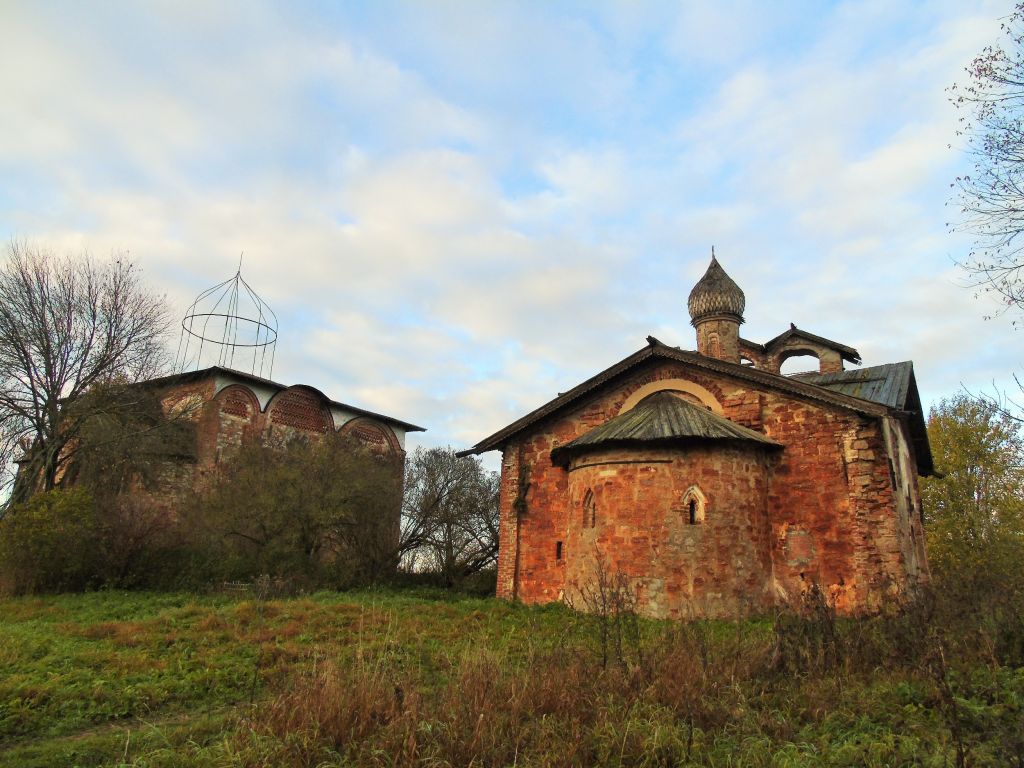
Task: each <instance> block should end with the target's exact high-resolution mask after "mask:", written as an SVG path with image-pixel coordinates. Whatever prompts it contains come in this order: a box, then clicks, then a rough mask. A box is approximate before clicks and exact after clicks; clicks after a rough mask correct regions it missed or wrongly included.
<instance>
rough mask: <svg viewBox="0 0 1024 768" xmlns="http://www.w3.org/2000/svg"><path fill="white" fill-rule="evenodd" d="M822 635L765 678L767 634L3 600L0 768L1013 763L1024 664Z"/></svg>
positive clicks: (353, 601)
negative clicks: (907, 657)
mask: <svg viewBox="0 0 1024 768" xmlns="http://www.w3.org/2000/svg"><path fill="white" fill-rule="evenodd" d="M602 627H603V628H604V629H606V630H609V632H610V635H609V637H610V639H609V642H608V643H607V644H606V645H605V646H604V648H605V651H606V653H605V655H606V656H607V657H608V659H609V660H608V663H607V664H603V663H602V643H601V630H602ZM811 629H812V630H813V627H811ZM840 629H841V631H842V633H843V636H842V637H841V638H840V641H841V642H840V643H839V644H838V645H836V644H834V643H833V644H832V645H829V643H831V642H832V641H828V643H825V644H824V645H823V644H822V642H821V639H820V638H819V637H817V636H816V635H815V634H814V632H813V631H808V629H807V627H802V628H801V627H797V628H796V629H793V628H792V627H790V629H788V630H786V631H787V632H789V633H790V635H791V637H789V639H788V640H787V641H786V643H784V644H783V646H782V647H783V649H784V650H785V649H787V648H788V649H789V651H787V653H789V655H788V656H786V657H785V658H783V659H782V662H783V663H781V664H780V659H779V648H780V645H779V639H778V638H779V635H778V634H777V633H776V632H775V631H774V630H773V624H772V622H771V621H770V620H764V621H750V622H743V623H739V624H729V623H725V622H699V623H694V624H689V625H669V624H665V623H656V622H639V623H638V624H636V626H635V627H634V626H633V623H632V622H629V623H627V624H626V625H612V624H609V623H605V624H601V622H599V621H598V620H596V619H593V618H586V617H582V616H578V615H576V614H573V613H572V612H570V611H569V610H567V609H565V608H564V607H560V606H553V607H546V608H527V607H523V606H517V605H511V604H508V603H502V602H498V601H495V600H483V599H469V598H450V597H446V596H445V595H443V594H442V593H424V592H421V593H387V592H356V593H344V594H334V593H318V594H314V595H312V596H308V597H298V598H290V599H281V600H266V601H264V600H254V599H242V598H239V597H224V596H197V595H192V594H151V593H122V592H97V593H90V594H84V595H63V596H53V597H31V598H12V599H2V600H0V766H4V767H7V766H11V767H12V768H13V767H14V766H18V767H19V768H21V767H23V766H98V765H104V766H106V765H118V766H120V765H132V766H182V765H204V766H205V765H209V766H233V765H239V766H279V765H283V766H292V765H294V766H300V765H301V766H320V765H381V766H383V765H424V766H427V765H429V766H439V765H513V764H515V765H664V766H671V765H687V764H692V765H714V766H748V765H749V766H817V765H848V766H857V765H877V766H889V765H926V766H944V765H956V763H957V752H958V746H959V749H960V753H961V755H962V757H963V759H964V760H965V761H966V763H967V764H969V765H1014V764H1017V765H1020V764H1021V761H1022V760H1024V669H1020V668H1013V667H1006V666H1000V665H999V664H998V663H994V662H992V663H986V662H985V661H984V660H983V659H980V658H979V657H974V656H972V657H971V658H970V660H967V659H966V658H965V659H964V660H962V661H958V660H957V659H956V658H952V657H951V658H950V659H948V665H947V664H946V660H945V659H944V660H943V666H942V667H941V669H940V670H939V671H938V672H936V669H937V667H936V665H935V664H934V663H931V662H929V663H925V662H924V661H921V663H914V662H913V660H911V661H910V662H905V661H904V662H892V661H887V660H886V659H884V658H881V654H880V658H879V659H878V663H877V664H872V663H871V661H870V654H871V653H872V652H873V651H871V650H870V649H871V648H873V647H875V646H877V647H878V648H885V647H886V646H885V645H884V644H879V641H878V640H877V633H875V632H874V630H873V629H872V628H871V627H867V628H865V626H863V625H855V624H851V625H850V626H849V627H845V628H844V626H843V625H840ZM617 630H621V632H619V633H618V634H617ZM857 633H860V634H857ZM616 637H619V639H620V642H619V643H618V646H616V642H615V638H616ZM783 639H784V640H785V639H786V638H785V637H784V638H783ZM872 643H874V644H875V646H872ZM793 649H796V651H798V652H796V653H792V651H793ZM837 649H838V650H837ZM844 649H845V650H844ZM784 656H785V654H784ZM787 659H788V661H787ZM865 659H867V661H865ZM794 660H797V661H798V662H799V663H798V665H797V666H794ZM800 665H803V668H801V666H800ZM1014 760H1016V761H1017V762H1016V763H1014Z"/></svg>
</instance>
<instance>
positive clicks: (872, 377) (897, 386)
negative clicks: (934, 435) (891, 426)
mask: <svg viewBox="0 0 1024 768" xmlns="http://www.w3.org/2000/svg"><path fill="white" fill-rule="evenodd" d="M913 373H914V364H913V363H911V362H910V361H909V360H908V361H905V362H902V363H887V364H886V365H873V366H871V367H870V368H859V369H857V370H853V371H840V372H838V373H801V374H797V375H796V376H794V377H793V378H796V379H799V380H800V381H806V382H807V383H808V384H817V385H818V386H819V387H825V388H826V389H831V390H832V391H833V392H840V393H842V394H844V395H849V396H850V397H859V398H860V399H861V400H870V401H871V402H872V403H880V404H882V405H884V406H887V407H889V408H897V409H900V410H904V409H905V408H906V406H907V394H908V392H909V390H910V380H911V377H912V376H913Z"/></svg>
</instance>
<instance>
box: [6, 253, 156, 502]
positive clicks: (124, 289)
mask: <svg viewBox="0 0 1024 768" xmlns="http://www.w3.org/2000/svg"><path fill="white" fill-rule="evenodd" d="M167 325H168V314H167V309H166V304H165V302H164V300H163V298H161V297H158V296H155V295H153V294H151V293H149V292H148V291H147V290H146V289H145V288H143V286H142V285H141V283H140V281H139V271H138V269H137V268H136V267H135V266H134V265H133V264H132V263H131V262H130V261H129V260H128V259H127V257H126V256H124V255H120V256H117V257H116V258H115V259H114V260H112V261H110V262H100V261H97V260H96V259H94V258H92V257H91V256H89V255H88V254H83V255H81V256H79V257H70V256H63V257H61V256H57V255H55V254H54V253H52V252H51V251H48V250H45V249H42V248H37V247H32V246H27V245H23V244H21V243H12V244H11V245H10V246H9V247H8V249H7V259H6V261H5V262H4V263H3V264H2V265H0V459H5V462H4V466H3V472H4V477H3V479H2V480H0V486H3V485H7V484H8V483H10V482H11V479H12V478H11V474H10V472H9V470H8V467H9V464H8V463H7V461H6V460H9V459H10V458H12V456H13V455H14V454H15V453H20V452H24V456H23V459H22V460H23V462H24V463H23V465H22V468H21V471H20V472H19V475H18V476H19V481H18V482H17V483H15V487H14V489H13V494H12V499H13V500H14V501H19V500H24V499H26V498H28V496H30V495H31V494H32V493H34V492H35V491H37V490H44V491H46V490H50V489H52V488H54V487H55V486H56V484H57V481H58V479H59V478H60V476H61V474H62V472H63V471H64V470H65V468H66V466H67V464H68V463H69V462H70V461H72V459H73V457H74V454H75V452H76V449H77V448H78V447H79V446H80V445H81V441H80V440H79V435H80V431H81V429H82V427H83V424H84V423H85V421H86V420H87V419H88V418H89V417H90V416H91V414H92V411H91V410H90V409H89V408H87V407H86V405H87V401H86V394H87V393H88V392H89V391H90V390H91V389H93V388H94V387H96V386H98V385H101V384H104V383H110V382H116V381H120V382H123V383H132V382H136V381H140V380H143V379H146V378H150V377H152V376H153V375H155V374H156V373H157V372H158V371H159V370H160V368H161V367H162V365H163V364H164V363H165V361H166V358H165V351H164V346H163V336H164V332H165V330H166V328H167ZM94 402H97V401H94Z"/></svg>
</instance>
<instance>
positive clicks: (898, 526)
mask: <svg viewBox="0 0 1024 768" xmlns="http://www.w3.org/2000/svg"><path fill="white" fill-rule="evenodd" d="M659 381H662V382H669V384H666V386H668V387H669V388H672V387H674V386H676V385H675V384H671V382H678V381H684V382H691V383H692V384H694V385H697V386H698V387H700V388H701V390H703V391H706V392H708V393H710V394H711V395H712V396H713V397H714V399H715V401H716V404H717V405H718V406H719V407H720V410H721V412H722V415H724V416H725V417H726V418H728V419H730V420H731V421H734V422H736V423H738V424H741V425H743V426H745V427H748V428H750V429H753V430H755V431H758V432H760V433H763V434H764V435H766V436H768V437H769V438H771V439H772V440H774V441H776V442H777V443H779V444H781V445H782V446H784V448H783V450H781V451H778V452H770V453H766V452H764V451H760V450H757V449H755V448H742V449H741V448H736V447H729V448H723V447H715V446H691V447H685V448H675V449H670V450H669V449H666V450H664V451H660V452H658V451H654V452H652V451H651V450H649V449H648V450H645V451H642V452H638V451H637V450H631V451H625V452H623V453H621V455H618V454H614V453H609V454H607V455H605V454H599V455H596V456H595V455H593V454H589V455H585V456H581V457H579V458H577V459H574V462H573V464H571V465H570V467H569V468H568V469H563V468H561V467H558V466H555V465H553V464H552V462H551V451H552V449H553V448H556V447H558V446H560V445H565V444H566V443H568V442H570V441H572V440H574V439H576V438H577V437H580V436H581V435H583V434H584V433H586V432H588V431H589V430H591V429H593V428H594V427H596V426H599V425H601V424H604V423H605V422H607V421H608V420H610V419H611V418H613V417H615V416H616V415H618V413H619V412H620V410H621V408H622V406H623V404H624V403H625V402H626V401H627V400H628V399H629V397H630V395H631V394H633V393H634V392H636V391H637V390H640V389H641V388H645V391H646V389H650V388H651V385H652V383H654V382H659ZM709 405H711V404H709ZM894 423H895V424H896V428H895V429H893V433H894V436H893V437H892V438H891V440H893V441H894V445H895V441H897V440H902V444H903V445H907V444H908V441H907V439H906V436H905V434H903V433H898V430H899V429H900V425H899V424H898V422H895V421H894ZM888 428H889V427H887V426H886V422H884V421H883V419H881V418H878V417H870V416H865V415H863V414H859V413H856V412H853V411H851V410H849V409H844V408H841V407H838V406H834V405H830V404H827V403H819V402H814V401H812V400H810V399H808V398H800V397H798V396H794V395H793V394H791V393H787V392H782V391H773V390H771V389H760V388H756V387H754V386H751V385H750V384H747V383H745V382H742V381H740V380H737V379H735V378H731V377H729V376H725V375H721V376H719V375H713V374H710V373H708V372H705V371H701V372H695V371H694V370H693V369H692V368H691V367H688V366H686V365H683V364H679V363H673V362H664V361H652V362H651V363H650V364H649V365H647V366H646V367H641V368H639V369H636V370H633V371H630V372H629V375H628V376H626V377H624V378H623V380H621V381H611V382H609V383H608V384H607V385H606V386H605V387H604V388H603V389H602V390H600V391H598V392H595V393H594V394H593V396H591V397H590V398H589V399H586V400H585V402H582V403H580V404H578V405H576V406H575V407H572V408H567V409H566V410H565V411H564V412H560V413H556V414H554V415H553V416H552V417H551V418H550V419H548V420H546V421H542V422H539V423H538V424H536V425H535V426H534V427H533V428H532V429H530V430H528V431H526V432H525V433H523V434H520V435H517V436H516V438H515V439H513V440H511V441H509V442H508V443H507V444H506V445H505V447H504V455H503V463H502V484H501V499H500V506H501V553H500V558H499V569H498V594H499V596H500V597H506V598H517V599H520V600H523V601H525V602H546V601H551V600H558V599H564V597H565V596H566V595H567V594H568V595H569V596H570V598H571V595H572V593H573V592H574V591H578V590H579V589H580V587H581V586H582V585H583V584H584V583H585V581H586V579H587V578H588V573H590V574H592V573H593V571H594V568H595V565H594V562H595V557H597V556H601V557H603V558H604V560H605V561H606V564H608V565H610V566H612V567H614V568H615V569H617V570H618V571H619V572H621V573H623V574H625V575H627V576H629V577H630V578H631V579H632V581H633V584H634V586H635V587H636V589H637V592H638V594H639V595H640V597H641V599H642V602H643V605H642V607H643V608H644V609H645V610H646V611H647V612H648V613H651V614H654V615H665V616H686V615H736V614H739V613H745V612H750V611H757V610H763V609H765V608H766V607H767V606H769V605H771V604H774V603H775V602H778V601H781V600H785V599H788V598H791V597H795V596H798V595H799V594H800V593H801V592H802V591H803V590H804V589H806V588H807V587H808V586H809V585H810V584H812V583H817V584H819V585H820V586H821V587H822V588H823V589H826V590H827V592H828V594H830V595H831V596H832V597H833V599H834V600H835V602H836V605H837V607H838V608H839V609H840V610H842V611H856V610H860V609H862V608H866V607H869V606H870V605H871V604H872V601H874V600H877V599H879V598H880V597H881V596H882V595H883V594H884V592H885V591H886V590H889V589H892V588H898V587H900V586H904V585H906V584H907V582H908V581H910V580H912V579H915V578H924V577H926V574H927V571H926V565H925V558H924V550H923V537H922V536H920V532H919V527H917V528H914V526H919V523H914V522H913V520H911V519H910V517H909V516H908V513H907V512H906V511H903V510H900V509H899V508H898V507H899V505H898V504H897V503H896V498H895V496H894V492H893V488H894V484H898V483H900V482H902V480H903V478H905V477H907V476H909V477H910V478H912V480H911V482H913V483H914V486H913V488H915V489H916V477H915V474H914V472H913V469H912V468H911V466H910V463H909V456H908V455H905V457H904V462H903V465H902V466H896V467H894V471H893V472H890V470H889V458H888V457H889V456H890V450H891V447H890V446H887V445H886V437H885V434H883V433H884V431H885V430H886V429H888ZM899 434H903V437H902V438H900V437H899ZM905 453H906V452H905ZM615 462H628V463H615ZM694 485H696V486H698V487H699V488H700V490H701V491H702V493H703V494H704V496H705V497H706V499H707V513H706V516H705V519H704V521H703V522H701V523H700V524H696V525H691V524H690V523H689V521H688V518H687V515H686V514H685V513H686V509H685V508H683V507H681V506H680V505H681V504H682V503H683V496H684V494H685V493H686V491H687V490H688V489H689V488H690V487H691V486H694ZM588 490H589V491H591V492H592V493H593V497H594V500H595V506H596V509H597V510H598V512H597V516H596V518H597V523H596V524H595V526H594V528H592V529H584V527H583V519H584V518H583V514H584V513H583V503H584V497H585V494H586V491H588ZM524 491H525V494H524ZM915 493H916V491H911V492H910V494H911V498H912V499H913V498H917V497H916V495H913V494H915ZM910 509H911V510H913V509H914V507H913V505H911V506H910ZM912 528H913V529H914V531H915V532H914V533H911V531H912ZM915 537H916V538H915ZM559 542H561V545H560V546H559V544H558V543H559ZM559 552H560V554H561V557H560V558H559V557H558V554H559Z"/></svg>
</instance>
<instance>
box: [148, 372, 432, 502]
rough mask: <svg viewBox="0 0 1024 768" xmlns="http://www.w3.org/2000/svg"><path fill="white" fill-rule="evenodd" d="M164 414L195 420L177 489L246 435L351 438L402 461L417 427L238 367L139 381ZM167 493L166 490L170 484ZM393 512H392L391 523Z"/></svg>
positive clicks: (269, 440) (270, 439) (266, 439)
mask: <svg viewBox="0 0 1024 768" xmlns="http://www.w3.org/2000/svg"><path fill="white" fill-rule="evenodd" d="M142 386H145V387H148V388H150V389H152V390H154V391H155V392H156V393H157V395H158V397H159V399H160V401H161V402H162V403H163V406H164V409H165V411H167V412H169V413H175V412H177V413H185V414H186V415H185V418H187V419H188V420H189V421H192V422H194V424H195V436H196V440H195V448H194V452H193V454H192V457H191V459H192V460H191V461H188V462H185V463H182V462H179V463H178V472H177V476H176V478H175V481H174V482H175V483H176V484H177V486H178V488H179V490H191V489H193V488H197V487H201V486H202V485H203V483H204V482H205V480H206V478H207V477H209V476H211V475H212V474H213V470H215V468H216V467H217V465H218V464H220V463H221V462H222V461H224V460H227V459H229V458H230V456H231V455H232V454H233V453H235V452H236V451H237V450H238V448H240V447H241V445H242V444H243V442H245V441H246V440H256V441H259V442H262V443H264V444H268V445H274V444H278V445H280V444H284V443H287V442H288V441H289V440H292V439H296V438H299V439H305V440H309V439H313V440H316V439H320V438H321V437H322V436H323V435H326V434H331V433H335V434H338V435H342V436H346V435H347V436H351V437H353V438H355V439H356V440H357V441H358V442H359V443H361V444H363V445H365V446H366V447H368V448H370V449H371V450H372V451H374V452H375V453H377V454H378V455H381V456H384V457H388V458H393V459H395V460H396V467H397V471H398V472H401V467H402V466H403V464H404V459H405V437H406V434H407V433H409V432H422V431H424V430H423V427H418V426H416V425H415V424H409V423H408V422H405V421H401V420H399V419H395V418H392V417H391V416H384V415H381V414H378V413H373V412H371V411H367V410H363V409H362V408H357V407H355V406H353V405H348V404H346V403H342V402H338V401H336V400H331V399H330V398H328V397H327V396H326V395H325V394H323V393H322V392H320V390H318V389H315V388H314V387H310V386H306V385H302V384H297V385H293V386H286V385H284V384H279V383H277V382H274V381H271V380H269V379H264V378H261V377H259V376H255V375H253V374H249V373H245V372H243V371H237V370H232V369H230V368H223V367H220V366H212V367H209V368H204V369H202V370H198V371H188V372H185V373H178V374H174V375H171V376H165V377H163V378H160V379H153V380H151V381H148V382H145V383H144V384H143V385H142ZM172 490H173V489H172ZM397 516H398V509H396V510H395V517H396V521H397Z"/></svg>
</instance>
